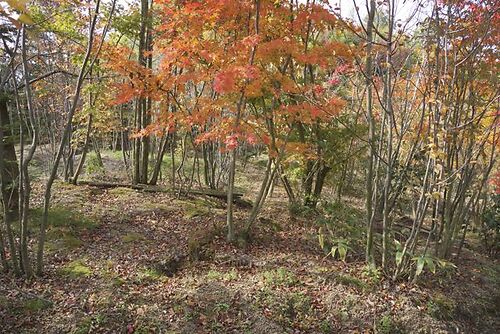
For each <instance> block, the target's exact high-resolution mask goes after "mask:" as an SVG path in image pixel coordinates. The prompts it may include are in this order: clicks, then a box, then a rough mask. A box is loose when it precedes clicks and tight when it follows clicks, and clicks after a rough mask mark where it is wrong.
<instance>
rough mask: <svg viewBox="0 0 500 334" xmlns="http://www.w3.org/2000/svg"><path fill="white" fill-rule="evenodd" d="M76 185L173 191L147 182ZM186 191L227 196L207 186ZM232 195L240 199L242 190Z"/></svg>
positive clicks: (221, 196) (192, 193)
mask: <svg viewBox="0 0 500 334" xmlns="http://www.w3.org/2000/svg"><path fill="white" fill-rule="evenodd" d="M78 185H86V186H90V187H97V188H119V187H122V188H129V189H134V190H140V191H147V192H162V193H174V191H173V190H171V189H168V188H165V187H160V186H152V185H149V184H130V183H118V182H95V181H79V182H78ZM187 193H188V194H191V195H203V196H210V197H216V198H221V199H225V198H227V194H226V192H225V191H221V190H216V189H208V188H206V189H191V190H189V191H188V192H187ZM233 197H234V198H235V201H237V200H240V199H241V197H243V193H242V192H234V194H233Z"/></svg>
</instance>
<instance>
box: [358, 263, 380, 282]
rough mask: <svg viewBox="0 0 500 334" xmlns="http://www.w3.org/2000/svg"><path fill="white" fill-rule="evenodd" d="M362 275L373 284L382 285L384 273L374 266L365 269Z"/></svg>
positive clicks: (370, 265) (369, 265) (367, 266)
mask: <svg viewBox="0 0 500 334" xmlns="http://www.w3.org/2000/svg"><path fill="white" fill-rule="evenodd" d="M361 275H362V276H363V277H364V278H366V279H368V280H369V281H370V282H371V283H372V284H378V283H380V280H381V278H382V272H381V271H380V269H379V268H377V266H375V265H374V264H368V265H366V266H365V267H364V268H363V272H362V273H361Z"/></svg>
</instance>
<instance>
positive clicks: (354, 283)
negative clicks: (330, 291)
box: [335, 275, 368, 290]
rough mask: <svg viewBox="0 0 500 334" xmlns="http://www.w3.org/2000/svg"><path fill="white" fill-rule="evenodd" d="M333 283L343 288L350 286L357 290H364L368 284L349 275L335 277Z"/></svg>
mask: <svg viewBox="0 0 500 334" xmlns="http://www.w3.org/2000/svg"><path fill="white" fill-rule="evenodd" d="M335 281H336V282H338V283H339V284H342V285H345V286H351V287H354V288H356V289H359V290H366V289H367V288H368V284H366V283H365V282H363V281H362V280H360V279H359V278H357V277H354V276H351V275H335Z"/></svg>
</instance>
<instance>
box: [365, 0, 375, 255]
mask: <svg viewBox="0 0 500 334" xmlns="http://www.w3.org/2000/svg"><path fill="white" fill-rule="evenodd" d="M375 9H376V5H375V0H370V7H369V12H368V21H367V23H366V31H367V36H366V37H367V43H368V45H367V49H366V53H367V57H366V64H365V76H366V85H367V95H366V112H367V117H368V143H369V150H370V153H369V158H368V167H367V171H366V222H367V239H366V261H367V262H368V263H370V264H374V263H375V258H374V256H373V223H374V214H373V213H374V209H373V176H374V170H373V164H374V160H375V119H374V117H373V92H372V84H373V83H372V81H373V55H372V52H373V21H374V18H375Z"/></svg>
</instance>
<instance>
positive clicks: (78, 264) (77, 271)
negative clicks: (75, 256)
mask: <svg viewBox="0 0 500 334" xmlns="http://www.w3.org/2000/svg"><path fill="white" fill-rule="evenodd" d="M92 273H93V272H92V269H91V268H90V267H89V266H87V265H86V264H85V263H84V261H83V260H75V261H71V262H69V263H67V264H66V265H65V266H64V267H63V268H62V269H61V274H63V275H64V276H67V277H69V278H81V277H90V276H91V275H92Z"/></svg>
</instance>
